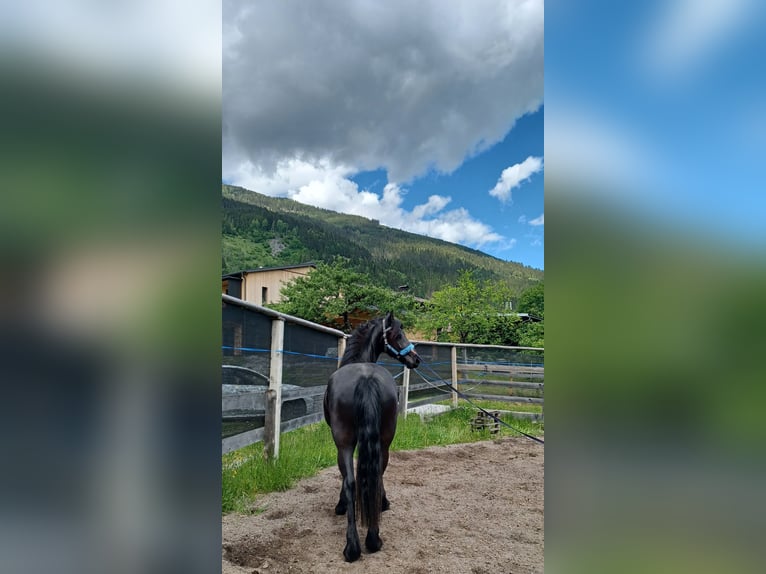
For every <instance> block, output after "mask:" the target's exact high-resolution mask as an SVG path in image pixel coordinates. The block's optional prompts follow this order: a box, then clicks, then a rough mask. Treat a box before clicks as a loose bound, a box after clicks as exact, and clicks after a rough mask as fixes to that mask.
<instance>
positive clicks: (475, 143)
mask: <svg viewBox="0 0 766 574" xmlns="http://www.w3.org/2000/svg"><path fill="white" fill-rule="evenodd" d="M223 34H224V50H223V52H224V56H223V58H224V59H223V75H224V77H223V150H224V157H223V171H224V173H223V175H224V179H225V180H227V181H230V182H232V183H236V184H239V185H243V186H244V187H248V188H250V189H254V190H255V191H260V192H262V193H269V194H271V195H289V196H292V197H293V198H294V199H298V200H299V201H304V200H305V201H309V199H310V200H311V201H313V202H314V204H321V203H324V204H327V203H328V202H332V201H336V202H338V203H343V202H344V200H343V199H342V197H343V194H341V198H339V199H334V200H333V199H332V198H330V197H329V196H326V194H323V191H322V189H324V190H325V192H327V189H328V185H329V187H331V188H332V189H333V191H334V192H336V191H338V189H339V188H340V189H341V191H343V190H345V191H343V193H345V196H346V197H351V196H350V195H349V194H350V193H351V192H352V191H354V192H355V193H357V194H362V196H361V199H363V200H365V201H367V202H368V203H369V204H370V205H372V204H375V203H376V202H377V204H378V209H380V208H381V207H380V206H381V205H382V206H383V208H386V207H387V206H386V205H385V193H384V194H383V195H382V196H381V195H377V194H374V193H370V192H367V191H361V192H360V191H359V190H356V189H355V184H353V182H351V181H349V180H348V179H347V178H348V176H350V175H352V174H354V173H357V172H360V171H365V170H372V169H378V168H383V169H385V170H386V171H387V174H388V181H389V182H392V183H396V184H402V183H405V182H408V181H411V180H412V179H413V178H415V177H417V176H419V175H423V174H425V173H426V172H428V171H429V170H431V169H435V170H437V171H441V172H447V173H449V172H451V171H453V170H455V169H456V168H457V167H459V166H460V165H461V163H462V162H463V161H464V160H465V158H466V157H467V156H470V155H472V154H475V153H478V152H479V151H481V150H483V149H486V148H488V147H490V146H492V145H494V144H495V143H497V142H499V141H500V140H502V138H503V137H505V135H506V134H507V133H508V131H509V130H510V129H511V127H512V126H513V124H514V122H515V120H516V119H517V118H519V117H520V116H521V115H523V114H525V113H527V112H532V111H534V110H536V109H538V108H539V106H540V104H541V103H542V97H543V2H542V0H528V1H526V2H507V1H505V0H498V1H486V2H482V3H481V4H480V5H476V4H475V3H473V2H457V1H455V2H440V1H437V0H432V1H425V2H408V1H405V0H393V1H390V2H385V3H382V2H372V1H369V2H368V1H361V0H360V1H352V2H271V1H268V2H267V1H262V2H250V1H247V2H246V1H228V2H225V3H224V21H223ZM291 168H294V170H295V171H294V170H293V169H291ZM311 172H314V173H313V174H312V173H311ZM333 178H334V179H333ZM328 181H330V182H332V185H330V184H328ZM344 182H345V183H344ZM255 183H257V184H259V185H257V186H255V185H253V184H255ZM365 194H366V195H365ZM445 200H446V198H442V199H433V198H432V199H431V200H429V203H428V204H424V205H421V206H419V207H417V208H416V210H415V211H413V212H403V211H399V212H397V211H395V210H394V212H393V213H395V214H396V215H397V216H403V215H406V216H407V217H408V218H411V220H412V222H411V223H412V225H411V227H412V226H415V222H418V225H421V223H422V227H428V228H429V229H430V232H429V234H434V233H438V232H437V231H435V230H438V229H442V232H441V233H442V235H441V237H442V238H446V236H450V237H452V236H454V237H457V239H452V240H453V241H463V240H464V239H465V237H467V236H466V235H463V236H460V237H458V235H455V234H454V233H452V231H450V232H447V231H446V227H445V226H448V225H449V220H450V218H458V213H459V212H460V211H459V210H453V211H452V212H443V209H444V207H445V205H446V201H445ZM325 206H327V205H325ZM328 207H329V206H328ZM388 207H391V206H390V205H389V206H388ZM391 208H392V209H393V207H391ZM396 208H397V209H401V208H400V206H399V204H396ZM447 214H449V216H448V215H447ZM378 215H380V213H378ZM429 216H430V217H431V219H430V221H426V220H425V218H426V217H429ZM377 218H378V219H381V221H384V218H383V217H377ZM465 221H466V219H465V218H463V219H461V222H462V223H465ZM475 223H479V222H475ZM397 227H404V225H397ZM470 227H471V226H470V225H462V224H461V225H458V226H456V228H460V229H462V230H463V234H466V233H470V232H469V231H468V230H469V228H470ZM485 227H486V226H485ZM437 236H440V235H437Z"/></svg>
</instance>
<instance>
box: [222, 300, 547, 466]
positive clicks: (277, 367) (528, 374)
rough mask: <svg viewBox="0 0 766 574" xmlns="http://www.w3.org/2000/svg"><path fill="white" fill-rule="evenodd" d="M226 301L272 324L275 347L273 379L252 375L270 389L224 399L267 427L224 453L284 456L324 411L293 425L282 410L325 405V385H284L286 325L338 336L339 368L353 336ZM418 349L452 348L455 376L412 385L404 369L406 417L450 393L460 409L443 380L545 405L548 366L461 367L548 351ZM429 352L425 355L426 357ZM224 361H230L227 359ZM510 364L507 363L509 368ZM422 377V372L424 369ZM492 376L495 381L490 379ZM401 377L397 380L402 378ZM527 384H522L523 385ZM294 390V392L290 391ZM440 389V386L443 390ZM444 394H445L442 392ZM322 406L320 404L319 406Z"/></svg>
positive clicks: (239, 438)
mask: <svg viewBox="0 0 766 574" xmlns="http://www.w3.org/2000/svg"><path fill="white" fill-rule="evenodd" d="M222 297H223V302H224V303H225V304H229V305H236V306H238V307H242V308H244V309H247V310H248V311H250V312H253V313H258V314H260V315H261V316H266V317H269V318H270V319H271V348H270V349H269V376H268V377H265V376H263V375H261V374H260V373H257V372H255V371H253V375H255V376H260V377H262V378H264V379H267V380H268V388H267V389H264V388H263V387H261V388H257V387H255V388H253V389H252V390H242V391H239V392H236V393H231V394H224V395H223V396H222V411H223V413H224V414H226V413H229V414H231V413H247V412H253V411H255V410H258V409H260V410H262V411H263V412H264V414H265V420H264V426H263V427H261V428H257V429H253V430H248V431H245V432H241V433H239V434H235V435H233V436H229V437H226V438H223V439H222V445H221V447H222V452H223V453H227V452H231V451H233V450H236V449H239V448H242V447H245V446H247V445H250V444H253V443H255V442H259V441H263V443H264V452H265V454H266V456H267V457H274V458H276V457H278V456H279V439H280V433H282V432H288V431H290V430H294V429H297V428H300V427H302V426H306V425H309V424H313V423H315V422H318V421H321V420H322V418H323V413H322V410H321V408H320V409H317V411H316V412H313V413H311V414H307V415H305V416H300V417H297V418H293V419H291V420H289V421H285V422H283V421H282V409H283V405H284V404H285V403H287V402H289V401H290V400H295V399H302V400H306V401H311V402H312V403H313V404H321V400H322V397H323V395H324V391H325V386H322V385H318V386H311V387H295V386H294V385H283V383H282V381H283V374H284V368H283V357H284V352H285V351H284V344H285V323H293V324H296V325H300V326H302V327H307V328H309V329H312V330H314V331H317V332H321V333H324V334H325V335H326V334H331V335H334V336H335V337H336V340H337V349H336V350H335V353H336V354H335V357H337V362H338V363H340V358H341V357H342V356H343V352H344V350H345V346H346V339H347V337H348V335H346V334H345V333H343V332H342V331H338V330H336V329H331V328H329V327H325V326H323V325H318V324H315V323H311V322H309V321H306V320H304V319H300V318H298V317H291V316H289V315H285V314H283V313H278V312H276V311H273V310H271V309H267V308H265V307H261V306H259V305H254V304H252V303H247V302H245V301H241V300H239V299H236V298H234V297H230V296H228V295H223V296H222ZM413 343H415V344H416V346H417V349H418V352H419V353H421V349H428V348H430V350H431V352H432V353H434V354H435V353H436V352H438V351H439V349H441V348H448V349H449V351H450V361H449V364H450V372H451V376H449V377H443V379H439V380H436V377H435V376H434V374H432V375H431V376H428V377H425V378H423V382H420V383H418V382H416V383H413V382H412V381H413V376H414V375H413V373H412V372H411V371H410V370H409V369H405V368H403V367H402V370H403V372H402V373H400V374H401V383H400V385H399V408H400V412H401V413H402V414H403V415H404V416H405V417H406V416H407V412H408V411H409V410H410V409H412V408H415V407H418V406H422V405H426V404H431V403H435V402H438V401H442V400H444V398H445V396H446V395H447V394H449V395H451V399H452V405H453V406H454V407H456V406H457V404H458V395H457V393H454V392H451V391H449V389H448V387H445V386H444V383H442V382H441V380H446V381H447V382H449V383H450V384H452V386H453V387H455V388H456V389H458V390H459V391H460V392H461V393H463V394H464V395H466V396H468V397H470V398H475V399H490V400H497V401H505V402H508V403H509V404H513V403H516V404H518V403H537V404H540V405H541V406H542V405H543V398H542V394H543V385H544V383H543V378H544V367H542V366H537V365H523V364H521V365H520V364H498V363H497V362H494V363H481V362H467V361H465V360H464V361H463V362H459V361H458V350H462V351H463V352H464V353H466V352H467V350H469V349H473V350H496V351H493V352H496V353H501V354H502V353H504V352H505V353H518V352H524V351H528V352H532V353H539V354H542V353H543V349H538V348H533V347H504V346H498V345H469V344H459V343H437V342H430V341H413ZM422 354H424V353H421V355H422ZM224 359H225V357H224ZM507 362H508V361H504V363H507ZM223 368H224V369H236V370H243V371H247V370H248V369H247V368H245V367H242V366H236V365H223ZM418 372H423V368H422V367H421V369H419V371H418ZM487 376H489V377H491V378H486V377H487ZM397 378H399V377H398V375H397ZM518 379H523V380H518ZM476 386H487V387H491V388H500V389H507V390H508V392H505V393H504V394H493V393H474V392H471V389H473V388H475V387H476ZM286 387H289V388H286ZM439 387H441V388H440V389H439ZM431 388H434V390H435V391H436V392H437V394H436V395H433V396H429V397H426V398H421V399H418V400H415V401H412V402H411V401H410V400H409V399H410V395H411V394H412V393H417V392H421V391H427V390H430V389H431ZM512 389H520V390H523V391H525V392H529V391H534V392H535V393H536V394H539V395H540V396H534V397H530V396H521V395H516V394H509V393H510V392H511V390H512ZM439 391H441V392H439ZM317 401H319V402H317ZM508 412H511V413H512V415H513V416H515V417H519V418H528V419H532V420H542V419H543V415H542V412H541V413H528V412H514V411H508Z"/></svg>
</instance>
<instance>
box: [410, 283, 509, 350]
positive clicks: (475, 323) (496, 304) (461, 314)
mask: <svg viewBox="0 0 766 574" xmlns="http://www.w3.org/2000/svg"><path fill="white" fill-rule="evenodd" d="M511 298H512V292H511V289H510V288H509V287H508V286H507V285H506V284H505V283H503V282H500V281H491V280H487V281H484V282H479V281H477V280H476V279H475V277H474V274H473V273H472V272H471V271H462V272H461V273H460V276H459V278H458V281H457V283H456V284H455V285H448V286H447V287H444V288H443V289H441V290H440V291H436V292H434V294H433V296H432V297H431V301H430V302H429V305H428V308H427V311H426V313H425V315H424V316H423V317H422V319H421V321H420V324H419V327H420V328H421V329H423V330H425V331H430V332H433V331H437V332H440V335H439V338H440V339H441V340H446V341H451V342H455V343H480V344H508V343H509V339H511V338H512V337H513V331H514V329H513V326H514V323H515V322H516V321H517V318H516V317H515V316H514V315H511V314H509V309H508V307H507V304H508V302H509V301H510V300H511Z"/></svg>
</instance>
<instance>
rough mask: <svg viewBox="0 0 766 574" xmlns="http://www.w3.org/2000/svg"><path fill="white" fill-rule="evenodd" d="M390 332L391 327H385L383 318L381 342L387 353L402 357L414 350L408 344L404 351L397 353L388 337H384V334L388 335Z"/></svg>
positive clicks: (413, 346)
mask: <svg viewBox="0 0 766 574" xmlns="http://www.w3.org/2000/svg"><path fill="white" fill-rule="evenodd" d="M390 330H391V327H386V319H385V317H384V318H383V342H384V343H385V345H386V349H388V352H389V353H391V354H392V355H394V356H395V357H397V358H399V357H404V356H405V355H407V354H409V353H410V352H411V351H412V350H413V349H414V348H415V345H413V344H412V343H410V344H409V345H407V346H406V347H405V348H404V349H402V350H401V351H397V350H396V349H395V348H394V347H393V346H392V345H391V344H390V343H389V342H388V337H386V333H388V332H389V331H390Z"/></svg>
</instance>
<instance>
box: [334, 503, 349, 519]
mask: <svg viewBox="0 0 766 574" xmlns="http://www.w3.org/2000/svg"><path fill="white" fill-rule="evenodd" d="M335 514H337V515H338V516H341V515H343V514H346V505H345V504H340V503H338V505H337V506H336V507H335Z"/></svg>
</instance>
